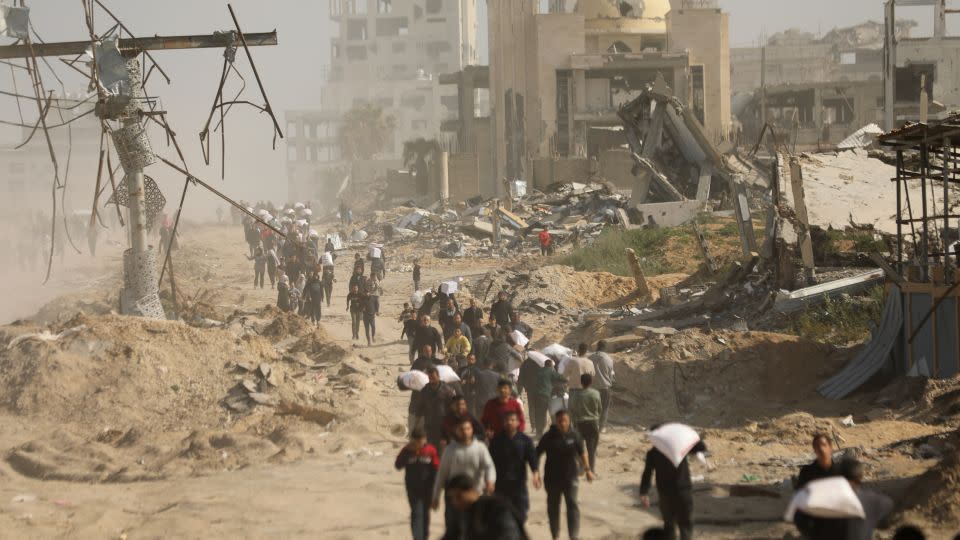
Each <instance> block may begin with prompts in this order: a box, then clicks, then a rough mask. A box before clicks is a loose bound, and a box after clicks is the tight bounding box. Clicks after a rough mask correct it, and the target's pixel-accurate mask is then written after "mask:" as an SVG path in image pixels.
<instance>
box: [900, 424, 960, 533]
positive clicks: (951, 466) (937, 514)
mask: <svg viewBox="0 0 960 540" xmlns="http://www.w3.org/2000/svg"><path fill="white" fill-rule="evenodd" d="M950 439H951V440H950V441H949V443H948V444H949V448H950V449H949V451H948V452H946V453H945V454H944V457H943V459H942V460H941V461H940V463H938V464H937V465H935V466H933V467H932V468H931V469H930V470H928V471H927V472H926V473H924V474H923V475H921V476H920V477H919V478H917V479H916V481H914V482H913V484H911V485H910V487H909V488H907V490H906V492H904V494H903V497H902V498H901V500H903V501H907V504H906V505H905V506H904V507H903V508H901V516H900V517H901V519H903V520H904V521H906V522H910V521H911V520H912V521H913V522H916V521H917V520H916V519H915V518H916V517H917V516H922V517H925V518H928V519H930V520H932V521H933V522H935V523H937V524H939V525H941V526H944V527H949V528H952V529H954V530H955V529H956V527H958V526H960V431H957V432H955V433H954V434H953V436H952V437H951V438H950Z"/></svg>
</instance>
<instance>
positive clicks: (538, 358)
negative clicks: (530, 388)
mask: <svg viewBox="0 0 960 540" xmlns="http://www.w3.org/2000/svg"><path fill="white" fill-rule="evenodd" d="M527 358H529V359H531V360H533V361H534V362H536V363H537V365H538V366H540V367H543V364H545V363H546V361H547V360H549V358H547V355H545V354H543V353H541V352H537V351H527Z"/></svg>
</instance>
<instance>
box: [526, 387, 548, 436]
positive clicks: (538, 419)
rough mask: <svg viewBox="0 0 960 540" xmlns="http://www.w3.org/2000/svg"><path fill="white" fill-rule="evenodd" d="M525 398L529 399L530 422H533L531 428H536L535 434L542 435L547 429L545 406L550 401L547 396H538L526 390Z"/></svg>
mask: <svg viewBox="0 0 960 540" xmlns="http://www.w3.org/2000/svg"><path fill="white" fill-rule="evenodd" d="M527 398H529V399H530V423H531V424H533V429H534V430H536V433H537V436H538V437H539V436H541V435H543V433H544V432H545V431H546V430H547V424H549V421H548V420H547V416H548V415H547V408H548V405H549V403H550V398H549V397H547V396H538V395H536V394H531V393H530V392H527Z"/></svg>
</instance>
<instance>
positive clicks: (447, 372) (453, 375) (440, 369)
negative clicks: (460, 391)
mask: <svg viewBox="0 0 960 540" xmlns="http://www.w3.org/2000/svg"><path fill="white" fill-rule="evenodd" d="M437 375H440V380H441V381H443V382H445V383H455V382H460V377H458V376H457V372H456V371H454V370H453V368H452V367H450V366H447V365H439V366H437Z"/></svg>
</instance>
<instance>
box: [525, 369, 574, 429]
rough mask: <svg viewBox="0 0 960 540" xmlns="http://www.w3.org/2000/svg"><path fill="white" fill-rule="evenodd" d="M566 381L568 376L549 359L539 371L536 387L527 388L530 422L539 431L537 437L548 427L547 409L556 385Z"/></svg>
mask: <svg viewBox="0 0 960 540" xmlns="http://www.w3.org/2000/svg"><path fill="white" fill-rule="evenodd" d="M565 382H567V379H566V377H564V376H563V375H561V374H559V373H557V370H555V369H553V360H547V361H546V362H544V363H543V367H542V368H540V369H539V370H538V371H537V376H536V383H535V384H534V387H533V388H528V389H527V395H528V396H529V397H530V417H531V419H530V422H531V423H532V424H533V428H534V429H535V430H536V431H537V437H540V436H541V435H543V432H544V431H546V429H547V409H548V408H549V405H550V398H551V397H553V394H554V387H555V386H556V385H557V384H560V383H565Z"/></svg>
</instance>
